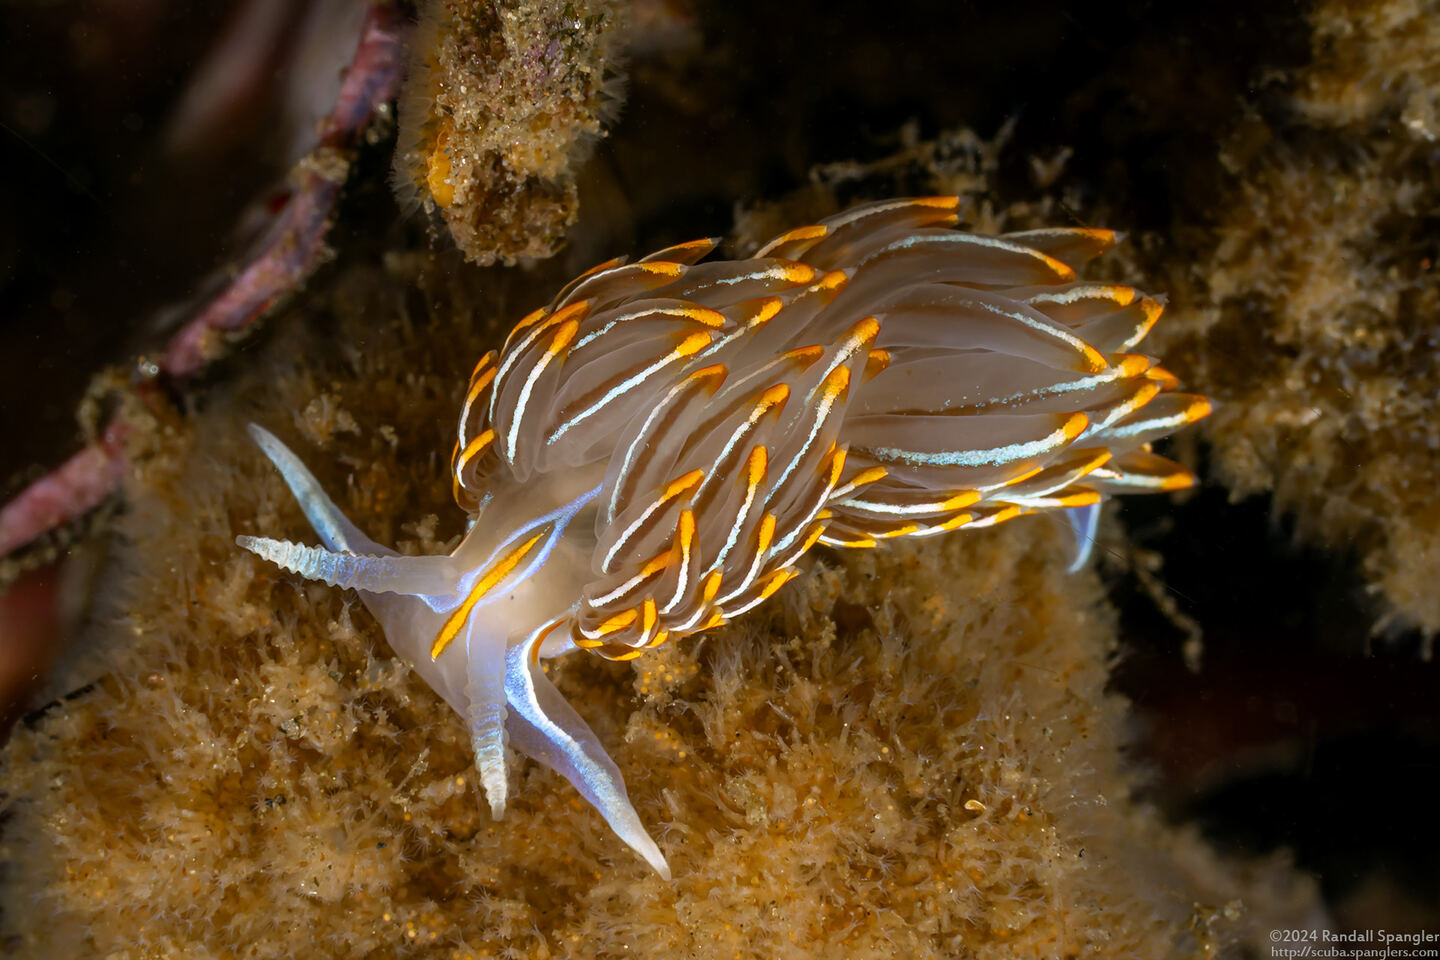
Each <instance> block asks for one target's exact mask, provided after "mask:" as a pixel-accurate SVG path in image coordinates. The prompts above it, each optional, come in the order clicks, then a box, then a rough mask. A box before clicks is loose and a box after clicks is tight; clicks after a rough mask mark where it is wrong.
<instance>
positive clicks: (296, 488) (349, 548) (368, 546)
mask: <svg viewBox="0 0 1440 960" xmlns="http://www.w3.org/2000/svg"><path fill="white" fill-rule="evenodd" d="M246 429H247V430H248V431H249V433H250V438H251V439H252V440H254V441H255V443H256V444H257V445H258V446H259V447H260V449H261V450H263V451H264V452H265V456H267V457H269V458H270V462H271V463H273V464H275V469H277V470H279V471H280V476H281V477H283V478H284V480H285V485H286V486H288V487H289V488H290V492H291V493H292V494H293V495H294V496H295V500H296V502H298V503H299V504H300V509H301V510H303V511H304V512H305V519H307V520H309V521H310V526H312V527H314V528H315V532H316V533H317V534H319V535H320V539H321V540H322V541H324V543H325V546H327V547H329V548H330V549H331V550H339V551H344V552H346V553H361V554H374V555H376V556H381V557H394V556H398V555H399V554H397V553H396V552H395V551H394V550H391V549H390V548H389V547H383V546H381V545H380V544H378V543H376V542H375V541H374V540H371V539H370V538H369V537H367V536H365V534H363V533H361V532H360V528H359V527H357V526H355V524H353V523H351V522H350V519H349V518H348V517H346V516H345V514H343V513H341V512H340V508H339V507H337V506H335V502H334V501H333V500H331V499H330V498H329V497H328V496H327V495H326V494H325V491H324V490H323V489H321V487H320V482H319V481H318V480H316V479H315V476H314V474H312V473H311V472H310V471H309V470H307V469H305V464H303V463H301V462H300V458H299V457H297V456H295V454H294V453H292V452H291V451H290V448H289V447H287V446H285V444H283V443H281V442H280V440H279V438H278V437H276V436H275V435H274V434H273V433H271V432H270V431H269V430H266V429H265V428H264V427H262V426H260V425H259V424H258V423H252V424H250V425H249V426H248V427H246ZM242 546H244V544H242Z"/></svg>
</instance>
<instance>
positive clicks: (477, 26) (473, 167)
mask: <svg viewBox="0 0 1440 960" xmlns="http://www.w3.org/2000/svg"><path fill="white" fill-rule="evenodd" d="M419 15H420V23H419V25H418V27H417V29H416V31H415V33H414V36H413V38H412V40H411V43H410V46H411V50H412V53H411V62H410V70H409V75H408V76H407V78H406V81H405V88H404V90H403V92H402V95H401V98H400V105H399V121H400V139H399V144H398V147H397V149H396V151H395V175H394V182H395V186H396V189H397V192H398V193H399V195H400V197H401V199H402V201H403V202H405V203H406V204H407V205H414V206H421V207H424V208H426V209H428V210H430V211H431V212H432V213H434V214H435V215H436V216H437V217H438V218H439V219H440V220H442V221H443V222H444V223H445V225H446V227H448V229H449V233H450V236H451V237H452V238H453V239H454V241H455V244H456V246H457V247H459V248H460V250H461V251H462V252H463V253H464V254H465V256H466V257H467V258H468V259H470V260H472V261H474V262H476V263H480V264H489V263H493V262H495V261H496V260H500V261H504V262H507V263H513V262H514V261H515V260H516V259H517V258H519V257H544V256H549V255H550V254H552V253H554V252H555V250H556V249H557V248H558V246H559V245H560V243H561V241H562V240H563V238H564V235H565V230H566V229H567V228H568V227H569V226H570V225H571V224H572V223H573V222H574V220H575V214H576V210H577V209H578V195H577V191H576V186H575V170H576V169H577V167H578V165H579V163H580V162H581V161H582V160H583V159H584V157H585V155H586V154H587V152H588V147H589V146H590V145H591V144H592V143H594V142H595V140H596V139H597V138H598V137H599V136H600V134H601V131H602V125H603V123H604V122H605V121H606V120H608V119H610V117H611V116H613V114H614V113H615V109H614V104H615V103H616V102H617V101H618V87H617V83H616V81H615V79H614V76H613V74H614V72H615V67H616V60H617V58H618V57H619V55H620V49H621V46H622V42H623V41H622V37H623V36H624V34H625V19H626V17H627V15H628V10H627V6H626V5H624V4H617V3H614V2H612V0H573V2H568V3H565V4H555V3H535V2H529V0H521V2H511V3H504V4H495V3H488V2H476V0H448V2H447V0H425V2H422V3H420V4H419Z"/></svg>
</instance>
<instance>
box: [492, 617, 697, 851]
mask: <svg viewBox="0 0 1440 960" xmlns="http://www.w3.org/2000/svg"><path fill="white" fill-rule="evenodd" d="M558 623H559V621H556V622H552V623H548V624H546V625H545V626H543V627H541V628H540V629H538V630H536V631H535V632H533V633H531V634H530V635H529V636H528V637H526V638H525V639H524V640H523V641H521V642H520V643H517V644H515V645H513V646H511V647H509V648H508V649H507V650H506V652H505V696H506V699H507V700H508V701H509V704H510V711H509V714H508V715H507V716H506V720H505V726H506V729H507V730H508V731H509V733H510V742H511V743H512V744H513V745H514V746H515V748H516V749H517V750H519V751H520V752H522V753H524V754H525V755H526V756H528V757H533V758H534V759H536V760H538V761H540V762H541V763H543V764H545V765H546V766H548V767H550V768H552V769H554V770H555V771H557V772H558V773H559V774H560V775H561V776H563V777H564V778H565V779H566V780H569V781H570V783H571V784H573V785H574V787H575V789H576V790H578V791H580V795H581V796H583V797H584V798H585V799H586V800H588V801H590V803H591V805H592V806H594V807H595V809H596V810H598V811H600V815H601V816H602V817H604V818H605V822H606V823H608V824H610V828H611V829H612V830H614V831H615V833H616V835H617V836H619V837H620V839H621V840H624V841H625V843H626V844H628V845H629V846H630V848H631V849H632V850H634V851H635V852H636V853H638V854H639V855H640V856H641V857H643V858H644V860H645V862H646V863H648V864H650V866H651V867H653V868H654V869H655V872H656V873H658V874H660V876H662V877H664V878H665V879H666V880H669V879H670V865H669V864H668V863H666V862H665V855H664V854H662V853H661V852H660V848H659V846H657V845H656V843H655V841H654V840H653V839H651V837H650V834H649V833H647V832H646V831H645V827H644V825H643V824H641V822H640V816H639V814H637V813H636V812H635V807H634V806H633V805H631V803H630V797H629V795H628V794H627V793H626V792H625V781H624V779H623V778H622V777H621V776H620V769H619V767H617V766H615V761H613V760H611V759H610V757H609V755H608V754H606V752H605V748H604V747H603V746H601V744H600V740H599V738H598V737H596V736H595V733H594V731H592V730H591V729H590V727H589V726H588V725H587V724H586V723H585V721H584V720H583V719H582V718H581V717H580V714H578V713H576V712H575V708H574V707H572V706H570V704H569V703H567V702H566V701H565V698H564V697H562V696H561V695H560V691H558V690H556V689H555V687H554V685H553V684H551V683H550V679H549V678H548V677H546V676H545V673H544V671H542V670H541V669H540V665H539V656H538V655H539V651H540V645H541V643H543V642H544V640H545V636H546V635H547V634H548V633H550V631H551V630H553V629H554V628H555V627H556V626H557V625H558Z"/></svg>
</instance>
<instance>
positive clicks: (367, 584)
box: [235, 424, 670, 879]
mask: <svg viewBox="0 0 1440 960" xmlns="http://www.w3.org/2000/svg"><path fill="white" fill-rule="evenodd" d="M249 429H250V435H251V436H252V437H253V438H254V439H255V442H256V443H257V444H258V445H259V446H260V448H261V449H262V450H263V451H264V452H265V454H266V456H268V457H269V458H270V461H271V462H272V463H273V464H274V465H275V466H276V468H277V469H278V470H279V471H280V474H281V476H282V477H283V478H284V480H285V483H286V485H287V486H288V487H289V488H290V492H291V493H292V494H294V496H295V499H296V501H297V502H298V503H299V504H300V507H301V509H302V510H303V511H304V513H305V516H306V519H308V520H309V521H310V525H311V526H312V527H314V528H315V532H316V533H317V534H318V535H319V536H320V539H321V540H322V541H323V542H324V544H325V548H326V549H320V548H317V547H306V546H302V545H299V544H294V543H290V542H289V541H285V540H273V539H269V538H264V537H247V536H241V537H236V538H235V542H236V543H237V544H239V545H240V546H241V547H244V548H245V549H246V550H249V551H250V552H252V553H254V554H256V555H257V556H259V557H261V558H262V559H265V560H269V561H270V562H272V563H275V564H276V565H277V566H280V567H282V568H283V569H286V570H289V571H290V572H292V573H297V574H299V575H301V576H303V577H307V578H310V579H317V580H323V581H325V582H327V583H330V584H331V585H333V586H343V587H352V588H354V589H355V590H356V592H357V593H358V594H359V596H360V599H361V601H362V602H363V603H364V604H365V607H366V608H367V609H368V610H369V611H370V612H371V613H372V614H373V615H374V616H375V618H376V620H378V621H379V622H380V624H381V626H382V627H383V628H384V631H385V636H386V638H387V640H388V641H389V642H390V645H391V647H392V648H394V650H395V652H396V653H397V654H399V655H400V656H401V657H402V658H403V659H404V660H406V661H407V662H408V663H409V664H410V665H411V666H412V667H413V668H414V669H415V670H416V672H417V673H419V674H420V675H421V677H422V678H424V679H425V681H426V682H428V683H429V684H430V686H431V687H433V688H434V689H435V690H436V692H438V693H439V694H440V695H441V696H442V697H444V698H445V699H446V701H448V702H449V703H450V705H451V706H452V707H453V708H454V709H455V711H456V712H457V713H459V714H460V715H461V716H463V717H464V718H465V719H466V721H467V724H468V726H469V732H470V741H471V747H472V749H473V750H474V754H475V768H476V770H477V772H478V773H479V775H480V782H481V787H482V789H483V790H484V791H485V796H486V799H487V800H488V801H489V804H490V811H491V814H492V815H493V816H494V817H495V818H496V819H499V818H500V817H502V816H503V815H504V812H505V805H506V800H507V791H508V783H507V769H506V762H505V747H506V745H507V743H508V744H509V745H511V746H513V747H515V748H516V749H517V750H519V751H520V752H521V753H523V754H525V755H526V756H528V757H531V758H533V759H535V760H537V761H539V762H540V763H543V764H545V765H546V766H548V767H550V768H552V769H553V770H555V771H556V772H558V773H559V774H560V775H561V776H563V777H565V779H567V780H569V781H570V783H571V784H573V785H574V786H575V788H576V789H577V790H578V791H579V792H580V794H581V796H583V797H584V798H585V799H586V800H588V801H589V802H590V803H591V804H592V805H594V807H595V808H596V809H597V810H598V811H599V813H600V815H601V816H602V817H604V819H605V821H606V822H607V823H608V824H609V825H610V827H611V828H612V829H613V830H614V831H615V833H616V834H617V835H618V836H619V837H620V839H621V840H623V841H625V843H627V844H629V846H630V847H631V848H632V849H634V850H635V852H636V853H638V854H639V855H640V856H641V857H642V858H644V860H645V861H646V862H647V863H649V864H650V866H651V867H653V868H654V869H655V871H656V872H657V873H659V874H660V875H661V876H663V877H665V878H666V879H669V877H670V867H669V865H668V864H667V863H666V861H665V857H664V855H663V854H662V853H661V852H660V848H659V847H658V846H657V845H656V843H655V841H654V840H653V839H652V838H651V837H650V835H649V834H648V833H647V832H646V831H645V828H644V826H643V825H642V824H641V822H640V816H639V814H637V813H636V812H635V808H634V806H633V805H632V804H631V803H630V798H629V795H628V794H627V793H626V790H625V782H624V779H623V778H622V777H621V776H620V769H619V767H617V766H616V765H615V762H614V761H613V760H611V759H610V757H609V755H608V754H607V753H606V752H605V748H604V746H603V745H602V744H601V743H600V738H599V737H597V736H596V735H595V733H594V731H592V730H591V729H590V727H589V726H588V725H587V724H586V723H585V721H584V720H583V719H582V718H581V717H580V714H578V713H577V712H576V711H575V709H574V708H573V707H571V706H570V704H568V703H567V702H565V698H564V697H562V696H561V695H560V693H559V691H557V690H556V689H555V687H554V685H553V684H551V683H550V680H549V678H548V677H546V676H545V673H544V671H543V670H542V669H541V668H540V664H539V661H540V657H541V656H542V654H543V655H544V656H547V657H549V656H554V655H559V654H563V653H568V652H571V651H573V650H574V649H575V647H574V645H573V644H570V643H563V642H556V641H555V640H554V639H552V640H551V642H549V643H547V642H546V639H547V635H548V634H550V633H551V632H552V630H551V628H552V627H553V626H555V624H554V623H550V624H547V625H546V626H545V627H542V628H541V629H538V630H534V631H531V632H529V633H528V634H527V633H521V634H518V635H514V636H511V635H510V634H507V632H505V631H504V630H503V629H496V624H494V623H491V622H488V620H487V618H484V617H481V616H476V615H471V614H472V612H473V609H474V607H476V606H479V605H480V604H479V601H478V600H476V601H472V600H471V597H472V596H473V595H474V594H476V593H477V592H479V591H480V590H481V589H482V588H483V586H484V581H485V574H484V572H483V571H484V570H485V569H488V570H491V571H493V570H494V569H495V568H496V566H498V565H491V566H490V567H488V568H482V571H481V572H480V573H479V575H478V576H477V575H476V574H475V572H474V571H472V572H471V573H470V575H468V576H460V575H458V573H457V571H459V569H460V568H459V566H458V565H457V564H456V562H455V560H454V557H453V556H448V557H447V556H440V557H437V556H420V557H406V556H401V555H400V554H399V553H397V552H396V551H394V550H391V549H390V548H388V547H384V546H382V545H380V544H378V543H376V542H375V541H373V540H371V539H370V538H369V537H367V536H365V535H364V534H363V533H361V532H360V530H359V528H357V527H356V526H355V525H354V524H353V523H351V522H350V520H349V518H348V517H346V516H345V515H344V514H343V513H341V512H340V509H339V508H338V507H336V506H335V504H334V502H333V501H332V500H331V499H330V498H329V497H328V496H326V495H325V493H324V491H323V490H322V489H321V488H320V485H319V483H318V482H317V481H316V479H315V477H314V475H313V474H311V473H310V471H309V470H307V469H306V468H305V465H304V464H303V463H301V462H300V459H299V458H298V457H296V456H295V454H294V453H292V452H291V451H290V449H289V448H288V447H286V446H285V444H283V443H282V442H280V440H278V439H276V437H275V436H274V435H273V434H271V433H269V432H268V431H266V430H265V429H263V428H262V427H259V426H257V425H255V424H251V425H250V428H249ZM591 499H593V492H591V493H588V494H582V495H581V496H580V497H578V498H576V499H575V500H572V501H571V502H570V503H569V504H567V507H565V508H562V509H561V510H560V511H557V512H556V513H557V518H556V520H557V521H565V520H566V519H567V518H568V517H569V516H573V513H574V512H575V510H576V509H578V508H577V507H576V506H575V503H576V501H577V500H584V501H586V502H588V500H591ZM581 507H583V504H581ZM542 519H543V518H542ZM556 525H557V526H558V527H559V528H560V529H563V526H564V524H563V522H557V523H556ZM472 532H473V531H472ZM469 539H470V538H469V537H467V541H468V540H469ZM512 539H513V538H512ZM527 542H528V541H527ZM508 545H509V544H508V543H507V544H505V545H502V550H503V548H504V547H506V546H508ZM463 549H464V543H463V542H462V545H461V547H460V548H457V550H456V553H457V554H458V553H459V552H460V551H461V550H463ZM532 549H534V548H532ZM515 552H516V551H515V550H513V549H512V550H509V551H508V552H507V553H505V554H504V556H505V557H513V555H514V554H515ZM523 559H524V558H523V556H522V557H521V558H520V559H518V560H515V564H516V565H518V564H519V562H520V560H523ZM502 563H503V558H502ZM518 593H520V591H519V590H518V589H516V590H515V592H514V593H511V594H510V595H509V599H514V598H515V597H516V594H518ZM496 599H500V598H498V597H497V598H496ZM492 602H495V601H494V600H492ZM467 604H469V605H470V606H469V607H468V608H467ZM462 609H463V610H464V612H465V614H466V618H465V621H464V629H465V637H464V642H463V643H454V644H450V645H449V647H448V649H446V650H445V651H443V652H442V653H441V654H440V655H439V656H432V655H431V649H432V645H433V641H434V638H435V637H437V636H439V635H441V634H442V633H443V631H444V630H445V628H446V626H447V624H448V623H449V622H450V621H451V620H453V619H454V615H455V613H454V612H455V611H458V610H462Z"/></svg>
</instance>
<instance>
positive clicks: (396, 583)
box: [235, 537, 455, 596]
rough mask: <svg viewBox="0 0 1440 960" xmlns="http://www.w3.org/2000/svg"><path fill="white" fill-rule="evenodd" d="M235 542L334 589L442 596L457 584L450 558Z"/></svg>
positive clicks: (239, 539)
mask: <svg viewBox="0 0 1440 960" xmlns="http://www.w3.org/2000/svg"><path fill="white" fill-rule="evenodd" d="M235 543H236V544H238V545H239V546H241V547H244V548H245V549H246V550H249V551H250V552H251V553H253V554H255V555H256V556H258V557H260V558H261V559H262V560H269V561H270V562H271V563H273V564H275V565H276V566H277V567H280V568H281V569H283V570H288V571H290V572H291V573H298V574H299V575H300V576H302V577H304V578H305V579H307V580H321V581H324V582H325V583H328V584H330V586H332V587H342V588H353V589H355V590H364V591H367V592H369V593H403V594H407V595H410V596H422V595H431V594H438V593H443V592H445V588H447V587H449V585H451V584H453V583H454V582H455V564H454V562H453V561H452V560H451V559H450V558H449V557H448V556H426V557H401V556H397V555H395V554H388V555H385V556H378V557H377V556H367V555H365V554H357V553H346V552H337V551H331V550H326V549H325V548H324V547H308V546H306V545H305V544H303V543H292V542H291V541H289V540H272V539H271V538H269V537H236V538H235Z"/></svg>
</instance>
